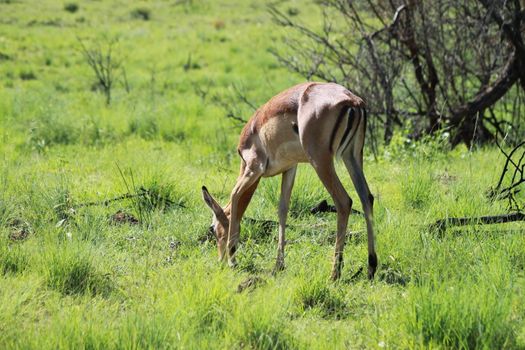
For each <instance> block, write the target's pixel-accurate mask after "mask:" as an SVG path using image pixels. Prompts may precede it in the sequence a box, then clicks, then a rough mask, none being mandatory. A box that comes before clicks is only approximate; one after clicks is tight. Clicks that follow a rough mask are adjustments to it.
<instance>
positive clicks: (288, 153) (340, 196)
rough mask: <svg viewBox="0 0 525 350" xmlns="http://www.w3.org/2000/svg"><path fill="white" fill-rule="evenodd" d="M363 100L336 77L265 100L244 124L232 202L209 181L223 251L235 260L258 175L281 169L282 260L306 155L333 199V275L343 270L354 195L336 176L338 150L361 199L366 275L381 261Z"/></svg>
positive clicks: (281, 264) (281, 263)
mask: <svg viewBox="0 0 525 350" xmlns="http://www.w3.org/2000/svg"><path fill="white" fill-rule="evenodd" d="M364 107H365V103H364V102H363V100H362V99H361V98H360V97H358V96H356V95H354V94H353V93H352V92H350V91H349V90H348V89H346V88H344V87H343V86H341V85H338V84H334V83H312V82H310V83H303V84H299V85H296V86H293V87H291V88H289V89H287V90H285V91H283V92H281V93H279V94H278V95H276V96H274V97H273V98H272V99H270V100H269V101H268V102H267V103H266V104H264V105H263V106H262V107H260V108H259V109H258V110H257V111H256V112H255V113H254V115H253V116H252V118H251V119H250V120H249V121H248V122H247V124H246V125H245V127H244V128H243V130H242V132H241V136H240V140H239V145H238V147H237V150H238V153H239V156H240V157H241V169H240V174H239V177H238V178H237V182H236V184H235V186H234V188H233V190H232V192H231V196H230V202H229V203H228V204H227V205H226V206H225V207H221V206H220V205H219V203H217V201H216V200H215V199H214V198H213V197H212V196H211V194H210V193H209V192H208V190H207V189H206V187H204V186H203V187H202V194H203V198H204V201H205V202H206V204H207V205H208V206H209V207H210V208H211V210H212V211H213V214H214V215H213V223H212V227H213V231H214V233H215V236H216V238H217V246H218V250H219V259H220V260H223V259H224V257H225V255H226V253H227V255H228V262H229V264H230V265H232V266H235V252H236V249H237V244H238V242H239V232H240V222H241V218H242V216H243V214H244V212H245V210H246V208H247V206H248V204H249V203H250V200H251V198H252V196H253V193H254V192H255V189H256V188H257V185H258V184H259V181H260V179H261V177H270V176H275V175H278V174H282V183H281V196H280V200H279V243H278V249H277V261H276V264H275V269H276V270H282V269H283V268H284V246H285V243H286V241H285V227H286V217H287V215H288V208H289V203H290V195H291V192H292V187H293V184H294V179H295V174H296V170H297V164H298V163H303V162H309V163H310V164H311V165H312V166H313V168H314V169H315V171H316V173H317V175H318V176H319V179H320V180H321V182H322V183H323V185H324V186H325V187H326V189H327V191H328V193H329V194H330V196H331V197H332V198H333V200H334V204H335V207H336V209H337V237H336V243H335V253H334V263H333V268H332V274H331V277H332V279H334V280H336V279H338V278H339V277H340V276H341V269H342V265H343V249H344V244H345V236H346V228H347V225H348V217H349V215H350V211H351V207H352V200H351V199H350V197H349V196H348V193H347V192H346V190H345V188H344V187H343V185H342V184H341V181H340V180H339V177H338V176H337V173H336V170H335V166H334V158H335V157H336V156H337V157H339V158H341V159H342V160H343V162H344V164H345V166H346V168H347V169H348V172H349V173H350V177H351V179H352V182H353V184H354V186H355V189H356V191H357V193H358V195H359V199H360V200H361V203H362V206H363V211H364V213H365V219H366V224H367V233H368V277H369V278H370V279H372V278H373V277H374V273H375V271H376V267H377V255H376V252H375V247H374V230H373V202H374V197H373V196H372V194H371V193H370V189H369V188H368V184H367V182H366V179H365V176H364V173H363V145H364V141H365V131H366V110H365V109H364Z"/></svg>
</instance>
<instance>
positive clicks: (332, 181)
mask: <svg viewBox="0 0 525 350" xmlns="http://www.w3.org/2000/svg"><path fill="white" fill-rule="evenodd" d="M310 157H311V163H312V165H313V167H314V169H315V171H316V172H317V175H318V176H319V178H320V179H321V182H322V183H323V185H324V186H325V188H326V190H327V191H328V193H329V194H330V196H331V197H332V199H333V200H334V204H335V207H336V209H337V236H336V240H335V252H334V265H333V268H332V280H337V279H338V278H339V277H341V270H342V268H343V250H344V247H345V239H346V227H347V225H348V217H349V215H350V211H351V208H352V199H350V197H349V196H348V193H347V192H346V190H345V188H344V187H343V185H342V184H341V181H340V180H339V177H338V176H337V173H336V171H335V167H334V160H333V157H332V155H331V154H315V153H314V154H310Z"/></svg>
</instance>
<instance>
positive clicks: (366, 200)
mask: <svg viewBox="0 0 525 350" xmlns="http://www.w3.org/2000/svg"><path fill="white" fill-rule="evenodd" d="M360 157H361V159H360ZM358 159H360V160H358ZM343 161H344V163H345V166H346V169H347V170H348V172H349V173H350V177H351V178H352V182H353V183H354V186H355V189H356V191H357V194H358V195H359V199H360V200H361V204H362V206H363V211H364V212H365V219H366V230H367V234H368V278H369V279H373V278H374V274H375V272H376V269H377V254H376V251H375V241H374V220H373V214H374V213H373V209H374V208H373V207H374V196H373V195H372V193H370V189H369V188H368V184H367V183H366V179H365V174H364V172H363V161H362V154H361V155H360V154H355V153H352V152H348V153H347V154H345V155H344V156H343Z"/></svg>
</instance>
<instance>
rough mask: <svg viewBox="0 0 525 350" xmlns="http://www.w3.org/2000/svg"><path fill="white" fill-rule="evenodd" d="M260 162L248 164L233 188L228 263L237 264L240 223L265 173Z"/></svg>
mask: <svg viewBox="0 0 525 350" xmlns="http://www.w3.org/2000/svg"><path fill="white" fill-rule="evenodd" d="M261 164H262V163H260V162H251V163H250V164H247V165H246V166H245V167H244V169H243V171H242V173H241V175H239V178H238V179H237V183H236V184H235V187H234V188H233V190H232V193H231V196H230V226H229V228H228V243H227V248H228V264H229V265H230V266H235V265H236V261H235V253H236V251H237V244H238V243H239V234H240V228H241V227H240V226H241V225H240V223H241V219H242V215H243V214H244V211H245V210H246V207H247V206H248V203H249V202H250V200H251V198H252V195H253V192H254V191H255V188H256V187H257V184H258V182H259V180H260V178H261V176H262V174H263V166H262V165H261Z"/></svg>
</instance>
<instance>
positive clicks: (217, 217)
mask: <svg viewBox="0 0 525 350" xmlns="http://www.w3.org/2000/svg"><path fill="white" fill-rule="evenodd" d="M202 198H203V199H204V202H205V203H206V205H207V206H208V207H210V209H211V211H212V212H213V220H212V223H211V226H210V230H212V231H213V234H214V235H215V238H216V239H217V248H218V250H219V260H222V259H223V258H224V254H225V252H226V246H227V242H228V227H229V226H230V220H229V218H228V216H227V215H226V213H225V212H224V209H223V208H222V207H221V206H220V205H219V203H217V201H216V200H215V198H213V197H212V195H211V194H210V192H208V189H207V188H206V187H205V186H202Z"/></svg>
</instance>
